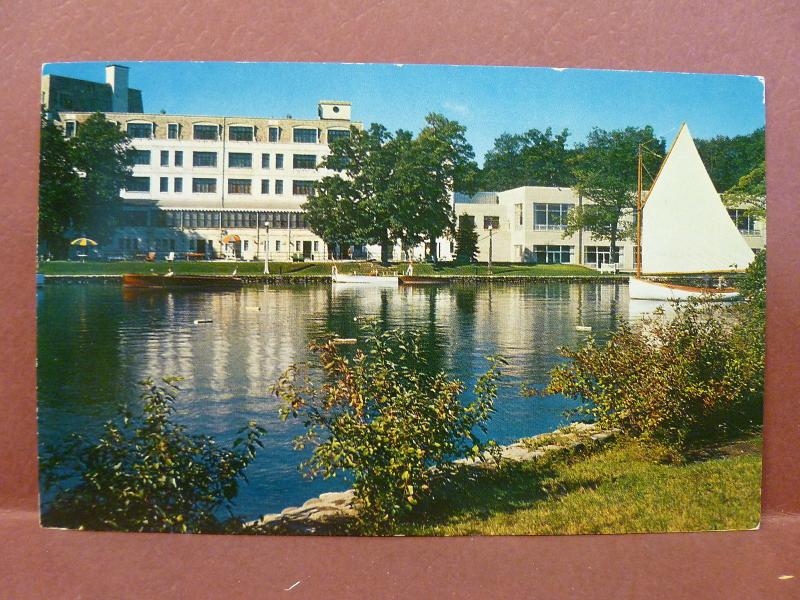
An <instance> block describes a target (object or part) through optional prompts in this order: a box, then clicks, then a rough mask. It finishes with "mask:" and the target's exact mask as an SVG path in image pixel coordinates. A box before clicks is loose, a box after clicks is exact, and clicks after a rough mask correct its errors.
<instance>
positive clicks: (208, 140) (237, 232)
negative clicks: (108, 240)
mask: <svg viewBox="0 0 800 600" xmlns="http://www.w3.org/2000/svg"><path fill="white" fill-rule="evenodd" d="M91 114H92V113H91V112H69V111H64V110H62V111H60V113H59V118H60V121H61V124H62V126H63V128H64V131H65V133H66V135H74V133H75V132H76V131H77V128H78V127H79V126H80V123H81V121H84V120H86V119H87V118H88V117H89V116H90V115H91ZM105 116H106V118H107V119H109V120H111V121H114V122H116V123H117V124H118V125H119V127H120V128H121V129H122V130H123V131H125V132H126V133H127V135H128V137H129V138H131V141H132V146H133V148H134V149H135V152H134V160H135V164H134V166H133V174H132V176H131V178H130V180H129V181H128V183H127V185H126V189H125V190H124V191H123V192H122V198H123V200H124V211H123V222H122V227H120V228H119V229H118V232H117V234H116V236H115V239H114V242H113V246H114V248H113V249H111V250H110V251H109V252H110V253H114V252H116V253H117V254H119V255H122V256H136V255H139V254H143V253H147V252H151V251H155V252H156V253H157V254H158V255H162V254H168V253H169V252H175V253H176V254H177V255H182V254H183V253H189V255H190V256H191V255H194V256H196V257H197V258H200V257H208V258H212V257H230V258H234V257H235V258H238V259H242V260H252V259H257V258H261V257H263V256H264V252H265V251H266V244H267V227H268V229H269V234H268V237H269V254H270V257H271V258H274V259H275V260H289V259H291V258H292V257H297V256H303V257H305V258H306V259H311V260H320V259H326V258H328V257H329V256H330V251H329V248H327V247H326V245H325V243H324V242H323V240H322V239H321V238H319V237H317V236H316V235H314V234H313V233H312V232H311V230H310V229H309V228H308V226H307V225H306V222H305V215H304V213H303V211H302V209H301V205H302V204H303V203H304V202H305V201H306V198H307V196H308V194H310V193H312V191H313V187H314V182H315V181H317V180H318V179H321V178H322V177H324V176H325V175H328V174H330V171H327V170H325V169H318V168H317V167H318V165H319V163H320V161H321V159H322V158H323V157H324V156H326V155H327V154H328V152H329V150H328V143H329V142H330V141H331V140H333V139H335V138H336V137H337V136H346V135H349V134H350V127H351V126H352V127H356V128H360V127H361V124H360V123H357V122H353V121H352V120H351V106H350V103H349V102H341V101H321V102H319V104H318V114H317V118H316V119H294V118H291V117H287V118H283V119H267V118H252V117H227V116H226V117H209V116H188V115H166V114H143V113H127V112H126V113H122V112H106V113H105Z"/></svg>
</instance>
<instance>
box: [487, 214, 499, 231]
mask: <svg viewBox="0 0 800 600" xmlns="http://www.w3.org/2000/svg"><path fill="white" fill-rule="evenodd" d="M489 227H491V228H492V229H493V230H495V231H497V230H498V229H500V217H491V216H484V217H483V228H484V229H489Z"/></svg>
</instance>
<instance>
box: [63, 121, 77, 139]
mask: <svg viewBox="0 0 800 600" xmlns="http://www.w3.org/2000/svg"><path fill="white" fill-rule="evenodd" d="M77 132H78V123H77V122H76V121H67V122H66V123H64V137H68V138H71V137H75V134H76V133H77Z"/></svg>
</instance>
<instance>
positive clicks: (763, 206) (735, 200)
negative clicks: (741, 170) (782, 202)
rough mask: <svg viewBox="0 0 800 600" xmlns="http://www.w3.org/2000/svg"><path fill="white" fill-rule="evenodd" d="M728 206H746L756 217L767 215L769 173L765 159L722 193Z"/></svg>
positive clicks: (762, 217)
mask: <svg viewBox="0 0 800 600" xmlns="http://www.w3.org/2000/svg"><path fill="white" fill-rule="evenodd" d="M722 198H723V200H724V201H725V203H726V204H727V205H728V206H734V207H745V208H746V209H747V211H748V212H749V213H750V214H751V215H752V216H754V217H757V218H759V219H765V218H766V216H767V173H766V168H765V164H764V161H762V162H761V163H760V164H758V165H756V167H754V168H753V170H752V171H750V172H749V173H747V175H744V176H743V177H742V178H741V179H739V181H738V182H737V183H736V185H734V186H733V187H731V188H730V189H729V190H728V191H726V192H725V193H724V194H723V195H722Z"/></svg>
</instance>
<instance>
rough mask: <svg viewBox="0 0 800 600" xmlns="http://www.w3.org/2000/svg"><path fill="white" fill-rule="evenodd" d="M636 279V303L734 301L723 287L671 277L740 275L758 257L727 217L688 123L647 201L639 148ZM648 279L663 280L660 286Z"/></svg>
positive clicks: (731, 292)
mask: <svg viewBox="0 0 800 600" xmlns="http://www.w3.org/2000/svg"><path fill="white" fill-rule="evenodd" d="M636 208H637V215H638V220H637V228H636V247H637V250H638V251H637V253H636V258H637V260H636V276H634V277H631V278H630V280H629V284H630V287H629V291H630V297H631V299H638V300H688V299H690V298H705V299H709V300H732V299H735V298H736V297H737V296H738V292H737V291H736V290H735V289H733V288H729V287H725V286H724V285H719V286H717V287H712V286H707V285H706V286H694V285H691V284H689V285H686V284H684V283H681V284H677V283H670V282H665V281H664V280H663V279H664V278H665V277H670V276H678V275H679V276H687V275H688V276H691V275H702V274H712V273H713V274H716V275H722V274H724V273H736V272H741V271H743V270H744V269H746V268H747V266H748V265H749V264H750V262H751V261H752V260H753V256H754V255H753V251H752V250H751V249H750V247H749V246H748V245H747V242H745V240H744V238H743V237H742V236H741V234H740V233H739V231H738V229H737V228H736V225H735V224H734V223H733V220H732V219H731V218H730V216H729V215H728V211H727V209H726V208H725V205H724V204H723V203H722V199H721V198H720V196H719V194H718V193H717V190H716V189H715V188H714V184H713V183H712V181H711V177H709V175H708V171H706V168H705V166H704V165H703V161H702V159H701V158H700V154H699V153H698V151H697V147H696V146H695V144H694V140H693V139H692V135H691V133H690V132H689V128H688V127H687V126H686V124H685V123H684V124H683V125H681V128H680V131H678V135H677V136H676V137H675V140H674V141H673V143H672V147H671V148H670V150H669V152H668V153H667V156H666V158H665V159H664V162H663V163H662V164H661V168H660V169H659V171H658V174H657V175H656V178H655V180H654V181H653V185H652V186H651V189H650V191H649V192H648V194H647V197H645V198H644V199H643V198H642V148H641V146H640V148H639V190H638V195H637V206H636ZM648 276H651V277H653V276H655V277H658V278H659V279H660V280H658V281H655V280H652V279H647V277H648Z"/></svg>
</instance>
